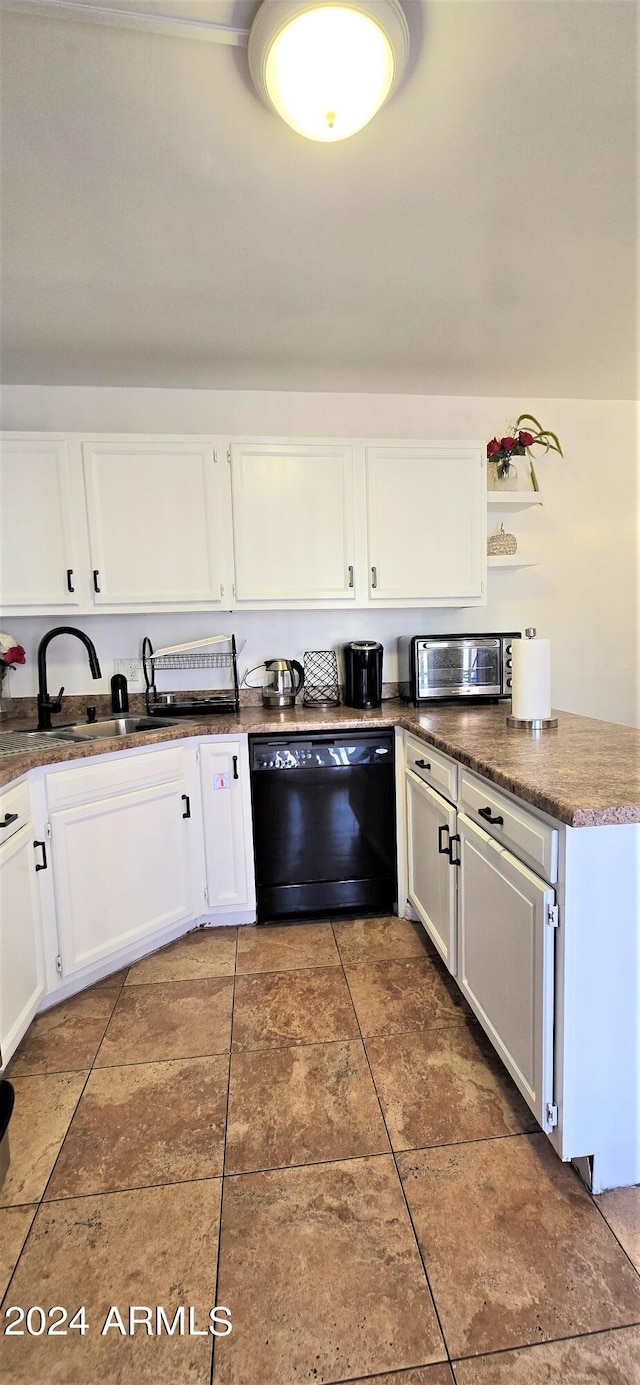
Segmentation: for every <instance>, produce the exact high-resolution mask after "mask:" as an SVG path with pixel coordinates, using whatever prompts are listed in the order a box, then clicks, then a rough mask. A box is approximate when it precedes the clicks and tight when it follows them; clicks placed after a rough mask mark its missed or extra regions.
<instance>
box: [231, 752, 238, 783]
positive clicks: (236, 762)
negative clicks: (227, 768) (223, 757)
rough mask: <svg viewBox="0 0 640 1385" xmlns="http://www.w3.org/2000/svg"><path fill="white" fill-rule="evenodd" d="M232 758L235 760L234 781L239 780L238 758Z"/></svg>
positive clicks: (233, 756) (234, 756)
mask: <svg viewBox="0 0 640 1385" xmlns="http://www.w3.org/2000/svg"><path fill="white" fill-rule="evenodd" d="M231 758H232V760H233V777H234V779H237V778H238V756H237V755H232V756H231Z"/></svg>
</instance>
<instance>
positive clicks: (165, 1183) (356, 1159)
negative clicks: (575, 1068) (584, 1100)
mask: <svg viewBox="0 0 640 1385" xmlns="http://www.w3.org/2000/svg"><path fill="white" fill-rule="evenodd" d="M346 1042H349V1043H356V1044H357V1043H359V1042H360V1041H359V1040H358V1039H351V1040H348V1041H346ZM219 1056H222V1057H224V1056H225V1055H219ZM376 1097H377V1092H376ZM378 1101H379V1098H378ZM74 1115H75V1112H74ZM383 1121H384V1117H383ZM385 1133H386V1126H385ZM525 1133H526V1132H525ZM489 1138H490V1139H499V1140H517V1139H521V1138H522V1135H521V1134H520V1133H519V1132H516V1133H515V1134H512V1135H497V1136H489ZM65 1140H66V1136H65ZM483 1143H484V1141H482V1140H465V1141H461V1142H460V1143H459V1144H457V1145H425V1146H423V1147H421V1148H419V1149H402V1150H398V1151H396V1152H397V1153H398V1154H421V1153H423V1152H424V1151H425V1150H427V1151H428V1150H431V1149H458V1148H460V1144H465V1145H466V1144H483ZM60 1152H62V1151H60ZM390 1154H391V1155H392V1154H393V1149H392V1148H391V1145H389V1148H388V1149H379V1150H376V1151H375V1153H373V1154H343V1155H341V1156H340V1158H337V1159H336V1158H331V1159H309V1160H307V1161H306V1162H305V1163H303V1164H269V1165H266V1166H265V1165H263V1166H262V1167H260V1168H252V1169H229V1170H228V1171H227V1170H226V1169H225V1172H224V1174H222V1173H205V1174H191V1175H190V1176H189V1178H165V1179H163V1180H162V1181H161V1182H158V1183H128V1184H127V1185H126V1187H124V1188H97V1189H89V1190H88V1191H86V1192H73V1193H59V1194H57V1195H56V1196H55V1197H50V1198H47V1199H46V1200H45V1196H44V1193H43V1196H42V1199H41V1201H42V1205H43V1206H44V1207H53V1206H54V1205H55V1204H58V1203H61V1202H72V1201H74V1200H75V1199H77V1198H86V1197H112V1196H114V1195H115V1194H117V1193H143V1192H145V1191H146V1190H147V1189H148V1188H178V1187H181V1186H182V1185H183V1184H186V1183H210V1182H212V1181H213V1182H215V1180H216V1179H217V1178H220V1179H222V1178H223V1177H224V1178H251V1177H252V1176H253V1175H254V1174H256V1173H290V1172H292V1171H293V1170H294V1169H315V1168H325V1167H326V1165H327V1164H357V1163H360V1162H362V1160H363V1159H386V1158H388V1156H389V1155H390ZM56 1162H57V1160H56ZM51 1172H52V1174H53V1169H52V1171H51ZM47 1186H48V1185H47ZM45 1192H46V1189H45ZM38 1205H39V1204H37V1203H33V1202H15V1203H7V1204H6V1206H5V1207H0V1211H2V1212H4V1211H10V1210H12V1209H13V1208H14V1207H33V1206H38Z"/></svg>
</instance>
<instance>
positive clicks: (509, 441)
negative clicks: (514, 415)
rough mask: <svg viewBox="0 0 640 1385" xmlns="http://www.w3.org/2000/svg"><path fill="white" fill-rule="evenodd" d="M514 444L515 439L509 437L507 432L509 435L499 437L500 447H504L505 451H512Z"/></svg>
mask: <svg viewBox="0 0 640 1385" xmlns="http://www.w3.org/2000/svg"><path fill="white" fill-rule="evenodd" d="M515 445H516V440H515V438H512V437H511V434H509V436H508V437H506V438H501V439H500V446H501V447H502V448H504V451H505V452H512V451H513V449H514V447H515Z"/></svg>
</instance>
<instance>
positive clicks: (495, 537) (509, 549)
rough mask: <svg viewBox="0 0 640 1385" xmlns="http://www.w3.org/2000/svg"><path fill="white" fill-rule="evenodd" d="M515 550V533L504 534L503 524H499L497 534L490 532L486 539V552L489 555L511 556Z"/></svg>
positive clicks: (516, 544)
mask: <svg viewBox="0 0 640 1385" xmlns="http://www.w3.org/2000/svg"><path fill="white" fill-rule="evenodd" d="M517 551H518V540H517V538H516V536H515V534H505V532H504V524H501V525H500V529H499V531H498V533H497V534H491V535H490V537H489V538H488V540H487V553H488V554H489V557H495V556H497V555H498V554H500V555H504V556H506V555H508V556H509V557H511V556H512V555H513V554H514V553H517Z"/></svg>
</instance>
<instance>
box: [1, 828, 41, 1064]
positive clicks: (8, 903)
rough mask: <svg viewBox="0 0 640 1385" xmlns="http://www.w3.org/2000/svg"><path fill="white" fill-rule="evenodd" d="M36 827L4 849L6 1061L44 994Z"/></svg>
mask: <svg viewBox="0 0 640 1385" xmlns="http://www.w3.org/2000/svg"><path fill="white" fill-rule="evenodd" d="M39 860H40V855H39V854H36V852H34V849H33V827H32V826H31V824H30V823H28V824H27V825H26V826H25V827H23V828H22V829H21V830H20V831H19V832H16V833H15V835H14V836H13V837H11V838H10V839H9V841H8V842H5V844H4V846H3V847H1V848H0V906H1V908H0V1049H1V1050H2V1064H3V1065H4V1064H5V1063H8V1061H9V1059H10V1057H11V1055H12V1054H13V1053H15V1050H16V1048H17V1047H18V1044H19V1043H20V1040H21V1038H22V1036H23V1034H24V1033H25V1031H26V1029H27V1027H28V1025H29V1024H30V1023H31V1020H32V1019H33V1016H34V1015H35V1013H36V1011H37V1009H38V1007H39V1005H40V1001H41V999H42V997H43V995H44V990H45V986H44V968H43V958H42V933H41V921H40V901H39V896H38V889H37V883H36V869H35V868H36V861H39Z"/></svg>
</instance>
